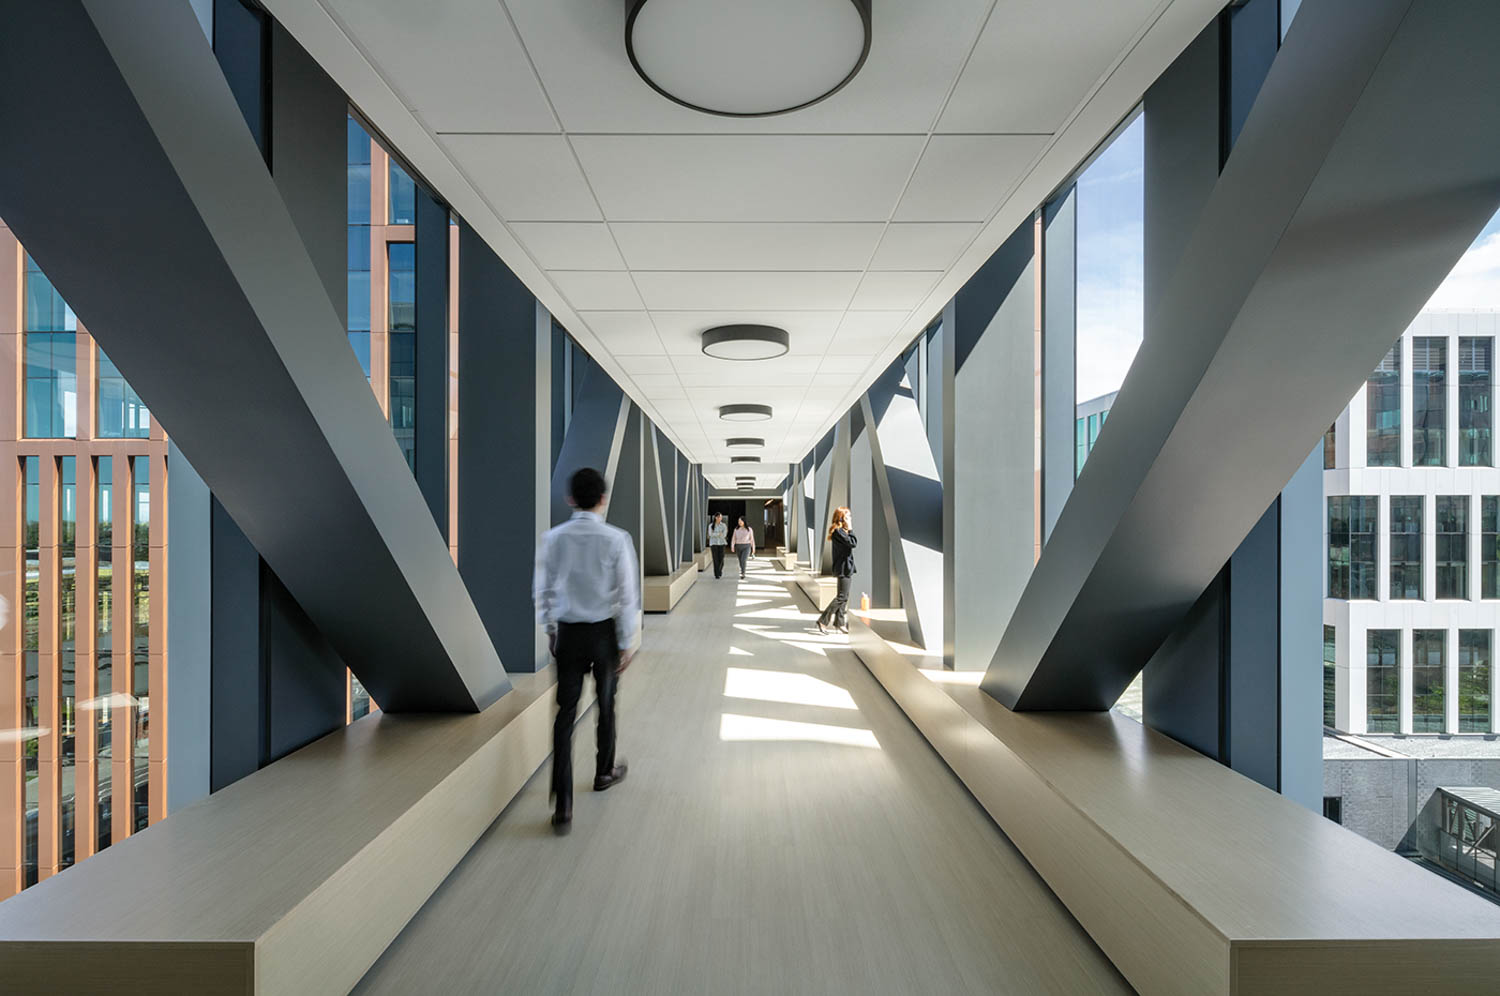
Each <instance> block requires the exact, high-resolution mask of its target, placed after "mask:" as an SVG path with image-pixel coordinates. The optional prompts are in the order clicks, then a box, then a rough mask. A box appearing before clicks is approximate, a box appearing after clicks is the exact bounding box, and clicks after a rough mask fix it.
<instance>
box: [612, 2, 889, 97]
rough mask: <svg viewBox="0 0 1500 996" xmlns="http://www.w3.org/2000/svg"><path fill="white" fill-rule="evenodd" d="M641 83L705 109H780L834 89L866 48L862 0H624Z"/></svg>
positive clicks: (866, 5)
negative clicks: (750, 1)
mask: <svg viewBox="0 0 1500 996" xmlns="http://www.w3.org/2000/svg"><path fill="white" fill-rule="evenodd" d="M625 52H626V54H627V55H629V56H630V64H631V65H632V66H634V67H635V71H636V72H637V73H639V74H640V77H641V79H643V80H645V81H646V85H647V86H649V87H651V89H653V90H655V91H656V92H657V93H659V94H661V95H662V96H663V97H666V98H667V99H668V100H670V101H673V102H674V103H678V104H681V105H682V106H683V107H688V108H691V109H693V110H695V111H702V112H704V113H706V114H722V115H725V116H726V117H734V118H756V117H764V116H766V115H769V114H785V113H787V112H788V111H796V110H800V109H801V108H804V107H808V106H810V105H812V104H816V103H817V102H818V101H820V100H823V99H825V98H827V97H831V96H833V95H834V94H835V93H838V92H839V90H841V89H843V87H844V85H845V84H847V83H848V82H849V81H850V80H852V79H854V77H855V75H856V74H857V73H858V72H859V70H860V67H862V66H863V65H864V64H865V58H866V57H867V56H868V55H869V54H870V0H755V2H754V3H746V2H745V0H625Z"/></svg>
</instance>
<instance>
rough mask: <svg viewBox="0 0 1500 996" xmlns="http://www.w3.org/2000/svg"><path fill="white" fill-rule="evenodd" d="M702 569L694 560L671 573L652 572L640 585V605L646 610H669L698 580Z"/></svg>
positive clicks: (674, 606)
mask: <svg viewBox="0 0 1500 996" xmlns="http://www.w3.org/2000/svg"><path fill="white" fill-rule="evenodd" d="M700 570H702V568H701V567H699V566H698V564H697V562H696V561H691V560H690V561H687V562H686V563H684V564H682V565H680V566H679V567H678V568H677V570H675V571H673V572H672V573H671V574H654V575H651V576H649V577H647V578H646V579H645V581H644V582H642V585H641V607H642V608H644V609H645V610H646V611H647V612H671V611H672V610H673V609H674V608H676V606H677V603H678V602H680V601H682V596H683V595H686V594H687V592H688V589H689V588H691V587H692V586H693V585H694V584H696V583H697V581H698V572H699V571H700Z"/></svg>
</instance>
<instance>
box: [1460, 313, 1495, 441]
mask: <svg viewBox="0 0 1500 996" xmlns="http://www.w3.org/2000/svg"><path fill="white" fill-rule="evenodd" d="M1494 352H1495V340H1494V339H1492V338H1488V337H1486V338H1477V337H1475V338H1469V337H1465V338H1462V339H1459V340H1458V463H1459V466H1462V467H1489V466H1493V465H1494V462H1495V456H1494V450H1493V444H1492V443H1491V433H1492V430H1493V416H1492V415H1491V414H1490V412H1491V408H1492V406H1493V401H1494V397H1493V392H1494V384H1493V375H1494Z"/></svg>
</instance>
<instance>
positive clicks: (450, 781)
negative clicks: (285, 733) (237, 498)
mask: <svg viewBox="0 0 1500 996" xmlns="http://www.w3.org/2000/svg"><path fill="white" fill-rule="evenodd" d="M512 680H513V682H514V687H513V688H512V690H511V691H510V692H509V693H507V694H506V695H504V696H503V697H501V699H500V700H499V701H498V702H496V703H495V704H494V705H492V706H490V707H489V708H488V709H486V710H484V711H483V712H481V713H475V714H469V715H442V716H434V715H387V714H385V713H375V714H373V715H371V716H367V717H365V718H364V719H361V720H359V721H357V722H355V723H353V724H351V725H349V726H348V727H345V728H344V729H342V730H337V731H335V732H333V733H330V734H329V735H328V736H326V737H323V738H322V739H320V740H318V741H316V742H314V743H312V744H309V745H308V746H306V747H304V748H302V749H301V750H299V751H296V752H295V753H293V754H290V755H288V756H287V757H285V758H282V759H281V760H280V761H277V762H276V763H274V764H272V765H269V766H268V767H266V768H263V769H261V770H260V771H257V772H255V773H254V774H252V775H250V776H248V777H246V778H243V779H241V780H240V781H238V782H235V783H234V784H233V785H230V786H229V787H227V788H225V789H223V790H221V791H219V792H215V793H214V794H212V795H210V796H209V797H208V798H206V799H203V800H200V801H199V802H196V803H194V804H193V805H191V806H188V807H186V808H184V809H182V810H181V811H180V812H177V813H174V814H172V815H171V816H169V817H168V818H167V819H165V820H163V821H161V822H160V823H157V824H156V825H154V826H152V827H151V828H150V829H148V830H145V831H143V832H142V833H139V834H136V835H134V836H132V837H129V838H127V839H125V840H122V841H120V842H119V843H117V844H115V845H114V846H113V847H110V848H108V849H107V850H105V851H103V852H101V853H99V854H98V855H95V856H94V857H91V858H89V859H88V860H87V861H84V862H82V863H80V864H79V865H77V866H76V867H73V868H70V869H68V870H67V871H64V872H62V873H61V874H58V875H54V876H52V877H51V878H48V879H47V880H46V881H44V882H41V883H40V884H38V885H36V886H33V887H32V888H30V889H27V890H26V891H24V892H22V893H20V894H19V895H17V896H14V897H12V898H11V899H8V900H6V901H5V902H3V903H0V990H3V991H6V992H26V993H33V994H41V993H62V992H80V991H95V990H105V989H107V990H108V991H110V992H116V993H165V992H193V993H293V992H297V993H301V992H348V991H349V990H350V989H351V988H352V987H353V986H354V985H355V984H356V983H357V982H358V981H359V979H360V977H361V976H363V975H364V973H365V971H366V970H367V969H368V968H369V967H370V965H372V964H373V963H374V962H375V959H376V958H378V957H379V956H380V953H381V952H382V951H384V950H385V948H386V946H387V945H388V944H390V942H391V941H392V940H393V939H394V938H395V936H396V935H397V934H398V933H400V931H401V929H402V928H403V927H404V926H405V925H406V923H407V921H408V920H410V919H411V917H412V915H413V914H415V913H416V912H417V910H418V909H420V908H421V906H422V904H423V903H424V902H426V901H427V898H428V896H430V895H431V894H432V892H433V890H434V889H436V888H437V887H438V885H439V884H440V883H441V882H442V881H443V879H444V877H446V876H447V874H448V873H449V872H450V871H451V870H452V869H453V867H454V866H455V865H457V864H458V862H459V860H460V859H461V858H462V857H463V856H464V854H465V853H467V852H468V850H469V848H470V847H471V846H473V844H474V842H475V841H476V840H477V839H478V838H479V835H480V834H481V833H483V832H484V830H485V828H486V827H488V826H489V825H490V824H491V823H492V822H494V820H495V817H496V816H498V815H499V814H500V811H501V810H502V809H503V808H504V807H505V805H506V804H507V803H509V802H510V800H511V799H512V798H513V797H514V796H515V794H516V793H517V792H518V791H519V790H520V789H521V786H522V785H524V784H525V782H526V780H527V779H528V778H529V777H531V775H532V773H533V772H535V771H536V770H537V768H538V767H539V766H540V765H541V764H542V762H543V761H545V760H546V758H547V756H548V754H549V753H550V752H551V749H552V743H551V727H552V715H553V704H554V700H555V695H554V688H555V679H554V676H553V673H552V670H551V669H550V668H549V669H547V670H545V671H543V672H541V673H539V674H535V675H525V674H523V675H512ZM585 694H586V696H587V694H588V693H587V690H586V692H585ZM590 701H591V700H590V699H589V698H585V700H584V701H583V702H581V703H580V710H581V709H582V708H585V707H587V705H588V704H589V702H590ZM536 815H537V819H538V821H539V822H541V821H544V820H545V814H542V813H538V814H536Z"/></svg>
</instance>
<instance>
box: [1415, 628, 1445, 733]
mask: <svg viewBox="0 0 1500 996" xmlns="http://www.w3.org/2000/svg"><path fill="white" fill-rule="evenodd" d="M1447 640H1448V631H1447V630H1444V629H1417V630H1413V631H1412V634H1411V641H1412V661H1411V730H1412V732H1413V733H1442V732H1443V723H1444V714H1445V713H1444V711H1445V705H1444V697H1443V696H1444V682H1445V680H1446V678H1447V676H1448V660H1447Z"/></svg>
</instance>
